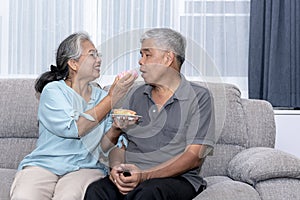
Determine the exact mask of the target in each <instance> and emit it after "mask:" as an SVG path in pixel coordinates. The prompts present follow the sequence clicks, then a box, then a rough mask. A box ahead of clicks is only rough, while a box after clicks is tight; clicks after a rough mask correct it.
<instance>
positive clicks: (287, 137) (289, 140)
mask: <svg viewBox="0 0 300 200" xmlns="http://www.w3.org/2000/svg"><path fill="white" fill-rule="evenodd" d="M274 113H275V123H276V142H275V148H276V149H280V150H283V151H285V152H288V153H291V154H293V155H296V156H297V157H299V158H300V111H298V110H275V111H274Z"/></svg>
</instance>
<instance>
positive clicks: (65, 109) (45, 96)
mask: <svg viewBox="0 0 300 200" xmlns="http://www.w3.org/2000/svg"><path fill="white" fill-rule="evenodd" d="M83 111H84V105H83V102H82V100H81V99H80V98H79V96H77V95H76V94H75V93H73V94H72V93H71V92H70V91H69V92H68V91H66V90H64V88H62V87H60V86H59V85H58V84H57V83H56V84H55V83H53V84H50V83H49V84H47V85H46V86H45V88H44V89H43V92H42V94H41V98H40V105H39V111H38V117H39V122H40V123H43V124H44V126H45V127H47V128H48V129H49V131H50V132H52V133H53V134H55V135H57V136H60V137H67V138H68V137H70V138H77V137H78V129H77V124H76V120H78V118H79V116H83V117H85V118H87V119H88V120H91V121H93V120H94V119H93V117H92V116H90V115H87V114H85V113H84V112H83Z"/></svg>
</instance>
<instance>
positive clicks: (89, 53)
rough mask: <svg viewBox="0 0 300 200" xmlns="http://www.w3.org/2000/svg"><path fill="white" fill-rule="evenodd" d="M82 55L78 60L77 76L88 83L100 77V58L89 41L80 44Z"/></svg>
mask: <svg viewBox="0 0 300 200" xmlns="http://www.w3.org/2000/svg"><path fill="white" fill-rule="evenodd" d="M81 47H82V54H81V56H80V58H79V60H78V70H77V76H78V78H80V79H87V80H89V81H92V80H95V79H96V78H98V77H99V76H100V65H101V58H100V56H99V54H98V51H97V49H96V48H95V46H94V44H93V43H91V42H90V41H84V42H82V43H81Z"/></svg>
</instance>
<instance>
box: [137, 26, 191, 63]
mask: <svg viewBox="0 0 300 200" xmlns="http://www.w3.org/2000/svg"><path fill="white" fill-rule="evenodd" d="M146 39H153V40H154V43H155V45H156V46H157V47H159V48H161V49H162V50H167V51H172V52H174V53H175V54H176V58H177V59H178V61H179V63H180V65H182V64H183V62H184V60H185V49H186V39H185V37H183V36H182V35H181V34H180V33H179V32H177V31H175V30H172V29H170V28H154V29H150V30H148V31H146V32H145V33H144V34H143V35H142V36H141V39H140V42H141V43H142V42H144V40H146Z"/></svg>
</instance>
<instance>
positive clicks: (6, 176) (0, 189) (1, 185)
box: [0, 168, 17, 200]
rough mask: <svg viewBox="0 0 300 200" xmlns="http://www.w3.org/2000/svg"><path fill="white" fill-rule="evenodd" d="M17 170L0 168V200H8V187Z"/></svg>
mask: <svg viewBox="0 0 300 200" xmlns="http://www.w3.org/2000/svg"><path fill="white" fill-rule="evenodd" d="M16 172H17V170H15V169H1V168H0V177H1V178H0V199H1V200H9V199H10V198H9V191H10V186H11V184H12V182H13V180H14V177H15V174H16Z"/></svg>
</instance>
